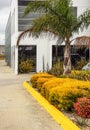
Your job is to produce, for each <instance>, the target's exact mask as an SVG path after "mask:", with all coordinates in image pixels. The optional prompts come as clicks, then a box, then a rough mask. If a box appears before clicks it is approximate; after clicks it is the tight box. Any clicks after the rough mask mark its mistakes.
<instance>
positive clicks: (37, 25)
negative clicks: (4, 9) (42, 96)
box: [17, 0, 90, 74]
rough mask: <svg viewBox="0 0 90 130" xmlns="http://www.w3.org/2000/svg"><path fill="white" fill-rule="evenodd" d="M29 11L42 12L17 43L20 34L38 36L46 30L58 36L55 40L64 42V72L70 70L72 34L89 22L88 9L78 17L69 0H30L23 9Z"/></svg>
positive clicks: (89, 11)
mask: <svg viewBox="0 0 90 130" xmlns="http://www.w3.org/2000/svg"><path fill="white" fill-rule="evenodd" d="M29 12H40V13H41V12H42V16H40V17H38V18H36V19H35V20H34V21H33V22H32V27H31V28H30V29H28V30H26V31H24V32H23V33H21V35H20V36H19V38H18V41H17V43H19V41H20V39H21V38H22V36H24V35H25V34H27V33H30V35H29V36H31V35H32V36H34V37H38V36H40V35H41V34H43V33H46V32H48V34H49V35H50V36H53V37H58V40H57V42H59V41H62V42H64V43H65V50H64V62H63V68H64V74H67V73H69V72H70V71H71V58H70V44H71V42H72V41H73V39H72V36H73V34H74V33H78V32H79V30H80V29H81V31H83V29H84V28H87V27H88V26H89V24H90V10H87V11H85V12H84V13H83V14H82V15H81V16H79V17H78V18H77V17H76V16H75V14H74V11H73V6H72V1H71V0H44V1H34V2H30V4H28V6H27V7H26V9H25V15H27V14H28V13H29Z"/></svg>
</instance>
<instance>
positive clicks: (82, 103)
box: [74, 97, 90, 118]
mask: <svg viewBox="0 0 90 130" xmlns="http://www.w3.org/2000/svg"><path fill="white" fill-rule="evenodd" d="M74 109H75V111H76V113H77V114H78V115H79V116H80V117H83V118H90V99H88V98H86V97H83V98H78V101H77V102H76V103H74Z"/></svg>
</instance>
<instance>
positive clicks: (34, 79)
mask: <svg viewBox="0 0 90 130" xmlns="http://www.w3.org/2000/svg"><path fill="white" fill-rule="evenodd" d="M53 77H54V76H53V75H50V74H47V73H44V72H41V73H37V74H34V75H33V76H32V77H31V79H30V82H31V83H32V86H33V87H34V88H36V86H37V80H38V78H53Z"/></svg>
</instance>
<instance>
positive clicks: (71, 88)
mask: <svg viewBox="0 0 90 130" xmlns="http://www.w3.org/2000/svg"><path fill="white" fill-rule="evenodd" d="M30 82H31V83H32V87H34V88H35V89H36V90H38V92H40V93H41V95H43V96H44V97H45V98H46V99H47V100H48V101H49V102H50V103H51V104H52V105H54V106H55V107H56V108H57V109H59V110H60V111H62V112H63V113H64V114H65V115H66V116H67V117H68V118H70V119H71V120H72V121H73V122H74V123H76V125H78V126H79V127H80V128H81V130H89V129H90V127H88V126H87V125H86V124H85V123H84V125H82V123H83V122H81V119H82V118H81V117H80V116H78V115H77V114H76V113H75V110H74V109H75V108H74V103H76V102H77V99H79V98H84V97H85V98H87V99H90V82H89V81H81V80H77V79H71V78H57V77H54V76H53V75H50V74H47V73H38V74H34V75H33V76H32V78H31V80H30ZM73 110H74V113H73ZM89 110H90V109H89ZM71 112H72V113H71ZM89 113H90V112H89ZM83 114H84V113H83ZM89 116H90V114H89ZM89 118H90V117H89ZM87 123H88V125H89V124H90V119H87Z"/></svg>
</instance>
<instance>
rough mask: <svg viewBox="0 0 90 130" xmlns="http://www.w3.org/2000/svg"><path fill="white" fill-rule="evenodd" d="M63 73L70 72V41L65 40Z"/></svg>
mask: <svg viewBox="0 0 90 130" xmlns="http://www.w3.org/2000/svg"><path fill="white" fill-rule="evenodd" d="M63 69H64V72H63V74H64V75H66V74H68V73H70V72H71V56H70V43H69V42H66V45H65V50H64V63H63Z"/></svg>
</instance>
